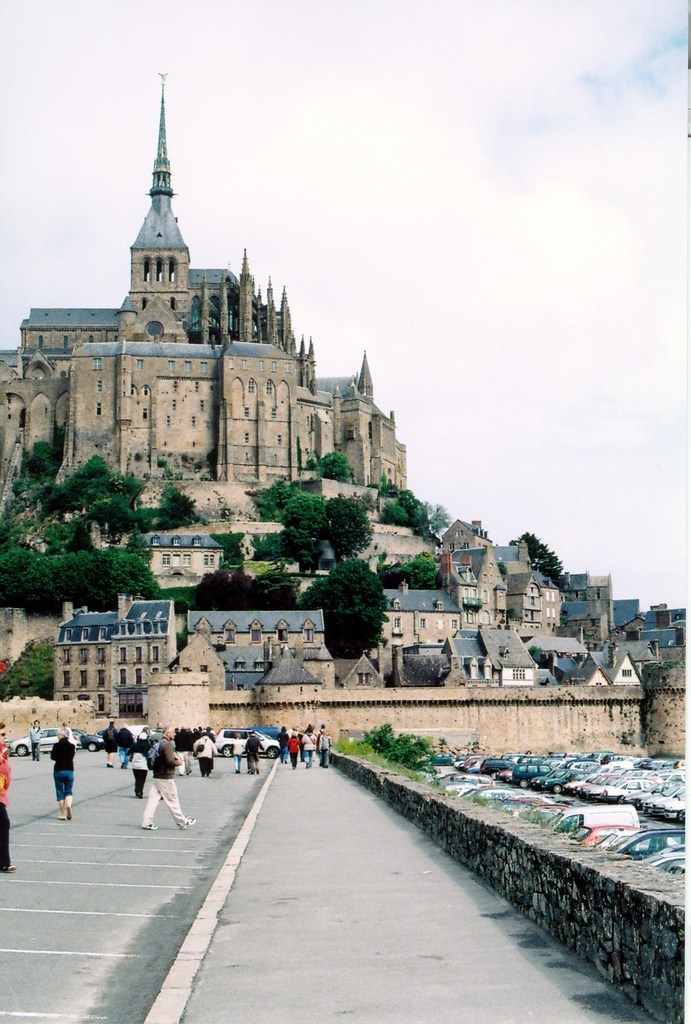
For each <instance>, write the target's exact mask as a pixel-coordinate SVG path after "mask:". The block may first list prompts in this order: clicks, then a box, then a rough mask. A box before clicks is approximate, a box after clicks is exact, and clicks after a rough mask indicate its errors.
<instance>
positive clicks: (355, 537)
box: [325, 498, 372, 561]
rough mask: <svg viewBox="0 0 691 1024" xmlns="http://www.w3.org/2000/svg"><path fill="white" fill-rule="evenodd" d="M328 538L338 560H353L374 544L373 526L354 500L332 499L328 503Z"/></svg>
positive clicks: (360, 505) (359, 504)
mask: <svg viewBox="0 0 691 1024" xmlns="http://www.w3.org/2000/svg"><path fill="white" fill-rule="evenodd" d="M325 511H326V531H325V532H326V537H327V538H328V540H330V541H331V544H332V546H333V549H334V551H335V552H336V558H337V560H338V561H340V560H341V559H343V558H352V557H353V555H357V554H358V552H360V551H364V549H365V548H366V547H368V546H369V545H370V543H371V542H372V526H371V524H370V521H369V518H368V516H367V512H366V511H365V509H364V507H363V506H362V504H361V503H360V502H359V501H355V500H354V499H352V498H330V499H329V501H327V503H326V510H325Z"/></svg>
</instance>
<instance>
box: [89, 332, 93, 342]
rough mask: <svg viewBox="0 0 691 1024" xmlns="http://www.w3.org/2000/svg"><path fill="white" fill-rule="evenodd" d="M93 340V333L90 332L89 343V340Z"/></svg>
mask: <svg viewBox="0 0 691 1024" xmlns="http://www.w3.org/2000/svg"><path fill="white" fill-rule="evenodd" d="M93 340H94V336H93V334H90V335H89V344H91V342H92V341H93Z"/></svg>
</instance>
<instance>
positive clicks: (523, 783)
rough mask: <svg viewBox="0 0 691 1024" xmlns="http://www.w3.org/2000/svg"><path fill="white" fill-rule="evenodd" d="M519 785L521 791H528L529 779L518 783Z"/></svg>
mask: <svg viewBox="0 0 691 1024" xmlns="http://www.w3.org/2000/svg"><path fill="white" fill-rule="evenodd" d="M518 785H519V786H520V787H521V789H527V788H528V780H527V779H521V781H520V782H519V783H518Z"/></svg>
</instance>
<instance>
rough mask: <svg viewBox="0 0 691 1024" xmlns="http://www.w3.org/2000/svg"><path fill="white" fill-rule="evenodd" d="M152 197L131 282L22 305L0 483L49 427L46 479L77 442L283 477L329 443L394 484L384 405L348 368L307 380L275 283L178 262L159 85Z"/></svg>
mask: <svg viewBox="0 0 691 1024" xmlns="http://www.w3.org/2000/svg"><path fill="white" fill-rule="evenodd" d="M149 195H150V196H151V208H150V209H149V212H148V213H147V215H146V217H145V219H144V223H143V224H142V227H141V229H140V231H139V234H138V235H137V238H136V240H135V242H134V244H133V245H132V247H131V250H130V252H131V277H130V290H129V294H128V295H127V297H126V298H125V300H124V302H123V303H122V305H121V306H120V307H119V308H117V309H86V308H83V309H42V308H33V309H32V310H31V313H30V315H29V317H28V319H26V320H24V321H23V323H22V325H21V349H20V351H19V353H18V354H17V353H16V352H14V353H0V451H1V452H2V477H3V480H4V482H5V485H6V486H5V488H4V491H5V493H4V494H3V497H2V506H3V507H4V506H5V504H6V501H7V497H8V496H9V495H8V485H9V486H11V482H12V479H13V478H14V477H15V476H16V475H17V473H18V472H19V467H20V465H21V457H22V453H30V452H31V451H32V449H33V446H34V444H35V443H36V442H37V441H46V442H49V443H54V440H55V438H56V436H58V437H59V436H60V432H61V431H63V430H64V453H63V463H62V468H61V471H60V476H61V478H62V477H64V476H65V475H67V474H69V473H71V472H73V471H74V470H75V469H77V468H78V467H79V466H80V465H83V464H84V463H85V462H87V461H88V460H89V459H90V458H91V457H92V456H94V455H100V456H102V457H103V458H104V459H105V460H106V462H107V463H108V464H109V465H110V466H111V467H112V468H113V469H115V470H117V471H119V472H121V473H130V474H133V475H135V476H138V477H144V478H152V479H155V478H160V477H165V476H167V477H170V475H171V474H172V475H173V476H174V477H176V478H178V479H182V480H199V479H208V480H218V481H238V482H242V483H244V482H247V483H251V484H257V483H260V484H261V483H263V482H267V483H270V482H271V481H272V480H275V479H296V478H298V477H299V476H300V474H301V472H302V471H303V470H304V469H305V468H306V467H307V466H308V464H311V460H313V459H319V458H320V457H321V456H322V455H324V454H326V453H327V452H331V451H339V452H342V453H343V454H344V455H345V456H346V457H347V458H348V460H349V462H350V463H351V465H352V467H353V469H354V472H355V478H356V482H357V483H359V484H363V485H367V484H369V483H379V482H380V480H381V479H382V477H384V478H385V479H386V480H387V481H389V482H390V483H391V484H393V485H394V486H397V487H405V486H406V456H405V446H404V445H402V444H400V443H399V442H398V441H397V439H396V427H395V421H394V417H393V413H392V414H391V415H390V416H386V415H384V414H383V413H382V412H381V411H380V410H379V409H378V408H377V406H376V405H375V403H374V392H373V385H372V377H371V374H370V371H369V367H368V365H367V357H366V355H365V356H364V358H363V360H362V364H361V369H360V371H359V373H356V374H355V375H353V376H350V377H339V378H328V379H319V378H317V376H316V370H315V355H314V346H313V344H312V341H311V339H310V341H309V344H308V345H307V346H306V345H305V340H304V336H303V337H302V338H301V340H300V343H299V345H298V344H297V343H296V339H295V334H294V333H293V327H292V322H291V314H290V309H289V307H288V300H287V297H286V293H285V289H284V290H283V294H282V297H281V300H280V303H279V304H276V302H275V300H274V293H273V288H272V286H271V282H270V281H269V284H268V288H267V291H266V301H265V302H264V301H263V300H262V296H261V291H259V292H257V291H255V283H254V279H253V277H252V275H251V273H250V269H249V263H248V260H247V254H246V253H245V256H244V259H243V262H242V270H241V273H240V277H239V278H238V277H236V276H235V275H234V274H233V273H231V272H230V270H219V269H206V270H196V269H194V268H193V267H191V266H190V253H189V249H188V248H187V246H186V245H185V242H184V240H183V237H182V234H181V231H180V228H179V226H178V222H177V219H176V217H175V216H174V214H173V210H172V205H171V199H172V196H173V190H172V187H171V173H170V164H169V161H168V153H167V144H166V128H165V95H164V93H163V91H162V94H161V116H160V126H159V134H158V150H157V154H156V159H155V163H154V171H153V184H152V187H151V190H150V192H149Z"/></svg>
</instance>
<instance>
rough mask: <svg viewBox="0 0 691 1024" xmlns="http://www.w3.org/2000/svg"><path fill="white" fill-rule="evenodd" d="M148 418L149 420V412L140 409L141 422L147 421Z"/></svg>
mask: <svg viewBox="0 0 691 1024" xmlns="http://www.w3.org/2000/svg"><path fill="white" fill-rule="evenodd" d="M148 418H149V410H148V409H142V419H143V420H148Z"/></svg>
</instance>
